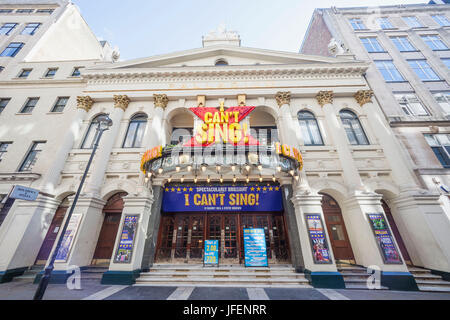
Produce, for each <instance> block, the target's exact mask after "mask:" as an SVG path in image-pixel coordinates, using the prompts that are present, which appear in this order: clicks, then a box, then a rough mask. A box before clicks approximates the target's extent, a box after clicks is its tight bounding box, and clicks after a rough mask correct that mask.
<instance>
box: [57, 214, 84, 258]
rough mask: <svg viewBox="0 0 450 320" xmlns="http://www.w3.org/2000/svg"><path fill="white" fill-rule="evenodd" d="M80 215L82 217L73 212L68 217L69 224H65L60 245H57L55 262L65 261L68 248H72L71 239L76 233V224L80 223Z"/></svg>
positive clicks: (68, 252) (72, 239)
mask: <svg viewBox="0 0 450 320" xmlns="http://www.w3.org/2000/svg"><path fill="white" fill-rule="evenodd" d="M81 217H82V215H81V214H74V215H73V216H72V217H71V218H70V222H69V225H68V226H67V229H66V233H65V234H64V238H63V240H62V243H61V247H59V250H58V254H57V255H56V260H55V262H59V263H63V262H67V259H68V258H69V254H70V250H71V249H72V245H73V241H74V240H75V236H76V235H77V231H78V226H79V225H80V222H81Z"/></svg>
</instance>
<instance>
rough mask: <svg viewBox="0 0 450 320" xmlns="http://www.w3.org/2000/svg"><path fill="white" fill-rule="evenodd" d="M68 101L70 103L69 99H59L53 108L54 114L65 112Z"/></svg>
mask: <svg viewBox="0 0 450 320" xmlns="http://www.w3.org/2000/svg"><path fill="white" fill-rule="evenodd" d="M67 101H69V97H59V98H58V100H56V103H55V105H54V106H53V108H52V112H63V111H64V108H65V106H66V104H67Z"/></svg>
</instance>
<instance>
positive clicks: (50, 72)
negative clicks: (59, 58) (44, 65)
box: [45, 68, 58, 78]
mask: <svg viewBox="0 0 450 320" xmlns="http://www.w3.org/2000/svg"><path fill="white" fill-rule="evenodd" d="M57 71H58V68H50V69H48V70H47V73H46V74H45V77H46V78H53V77H54V76H55V75H56V72H57Z"/></svg>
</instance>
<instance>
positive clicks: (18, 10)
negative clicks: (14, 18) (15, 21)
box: [16, 9, 34, 13]
mask: <svg viewBox="0 0 450 320" xmlns="http://www.w3.org/2000/svg"><path fill="white" fill-rule="evenodd" d="M33 12H34V9H17V10H16V13H33Z"/></svg>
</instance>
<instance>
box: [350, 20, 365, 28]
mask: <svg viewBox="0 0 450 320" xmlns="http://www.w3.org/2000/svg"><path fill="white" fill-rule="evenodd" d="M349 21H350V24H351V25H352V27H353V30H364V29H367V28H366V26H365V25H364V22H362V20H361V19H359V18H353V19H349Z"/></svg>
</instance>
